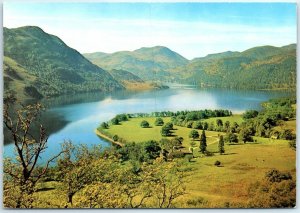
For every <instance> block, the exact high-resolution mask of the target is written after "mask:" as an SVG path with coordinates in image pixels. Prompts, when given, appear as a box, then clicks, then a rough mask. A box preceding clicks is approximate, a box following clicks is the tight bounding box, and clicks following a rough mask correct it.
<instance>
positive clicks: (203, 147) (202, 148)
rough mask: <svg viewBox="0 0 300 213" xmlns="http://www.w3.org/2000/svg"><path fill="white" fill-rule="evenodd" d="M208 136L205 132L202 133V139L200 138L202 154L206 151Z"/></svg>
mask: <svg viewBox="0 0 300 213" xmlns="http://www.w3.org/2000/svg"><path fill="white" fill-rule="evenodd" d="M206 147H207V144H206V135H205V131H204V130H203V131H202V134H201V137H200V152H202V153H204V152H205V151H206Z"/></svg>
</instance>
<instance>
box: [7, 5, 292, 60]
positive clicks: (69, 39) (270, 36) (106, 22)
mask: <svg viewBox="0 0 300 213" xmlns="http://www.w3.org/2000/svg"><path fill="white" fill-rule="evenodd" d="M3 25H4V26H5V27H8V28H15V27H20V26H25V25H34V26H39V27H41V28H42V29H43V30H44V31H45V32H47V33H50V34H54V35H56V36H58V37H59V38H61V39H62V40H63V41H64V42H65V43H66V44H67V45H68V46H70V47H72V48H75V49H76V50H78V51H79V52H81V53H90V52H106V53H112V52H116V51H123V50H129V51H132V50H135V49H138V48H141V47H152V46H158V45H159V46H166V47H168V48H170V49H172V50H174V51H176V52H178V53H179V54H181V55H182V56H184V57H186V58H188V59H192V58H196V57H202V56H205V55H207V54H211V53H218V52H224V51H228V50H231V51H243V50H246V49H248V48H251V47H254V46H262V45H273V46H283V45H287V44H291V43H296V41H297V17H296V4H295V3H92V2H90V3H76V2H75V3H59V2H52V3H37V2H35V3H34V2H33V3H22V2H5V3H4V6H3Z"/></svg>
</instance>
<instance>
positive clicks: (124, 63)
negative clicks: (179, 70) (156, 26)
mask: <svg viewBox="0 0 300 213" xmlns="http://www.w3.org/2000/svg"><path fill="white" fill-rule="evenodd" d="M83 55H84V56H85V57H86V58H87V59H89V60H90V61H91V62H93V63H94V64H96V65H98V66H100V67H103V68H104V69H107V70H112V69H121V70H130V72H131V73H133V74H135V75H137V76H138V77H140V78H142V79H143V80H161V79H166V80H169V79H173V78H174V76H173V75H172V73H171V72H170V71H171V70H172V69H174V68H176V67H178V66H183V65H186V64H187V63H188V60H187V59H186V58H184V57H182V56H181V55H179V54H178V53H176V52H174V51H172V50H170V49H168V48H167V47H162V46H155V47H143V48H140V49H137V50H135V51H132V52H131V51H121V52H116V53H112V54H105V53H99V52H96V53H88V54H83Z"/></svg>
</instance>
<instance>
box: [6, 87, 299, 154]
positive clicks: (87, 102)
mask: <svg viewBox="0 0 300 213" xmlns="http://www.w3.org/2000/svg"><path fill="white" fill-rule="evenodd" d="M293 94H294V93H292V92H287V91H276V92H275V91H249V90H224V89H201V88H196V87H194V86H182V85H177V86H176V85H175V86H173V87H172V86H171V88H170V89H165V90H153V91H140V92H136V91H117V92H113V93H99V92H94V93H86V94H78V95H77V94H76V95H66V96H60V97H56V98H51V99H45V100H43V104H44V105H45V106H46V107H47V111H46V112H45V113H44V114H43V116H42V119H41V122H42V123H44V125H45V127H46V128H47V130H48V133H49V135H50V137H49V141H48V149H47V150H46V152H45V153H43V155H44V156H52V155H53V154H54V153H56V152H57V151H58V150H59V148H60V145H59V144H60V143H62V142H63V141H64V140H72V142H73V143H75V144H79V143H87V144H99V143H100V144H101V145H102V146H103V147H106V146H110V144H109V143H108V142H107V141H105V140H102V139H100V138H99V137H97V136H96V135H95V133H94V130H95V129H96V128H97V126H98V125H99V124H100V123H101V122H103V121H107V120H109V119H111V118H112V117H114V116H115V115H116V114H119V113H135V112H154V111H164V110H170V111H176V110H193V109H208V108H209V109H229V110H231V111H233V112H234V113H239V112H243V111H244V110H246V109H259V108H260V103H261V102H262V101H266V100H268V99H270V98H276V97H285V96H290V95H293ZM4 151H5V155H6V156H7V155H12V153H13V146H12V145H11V144H10V145H6V146H5V150H4Z"/></svg>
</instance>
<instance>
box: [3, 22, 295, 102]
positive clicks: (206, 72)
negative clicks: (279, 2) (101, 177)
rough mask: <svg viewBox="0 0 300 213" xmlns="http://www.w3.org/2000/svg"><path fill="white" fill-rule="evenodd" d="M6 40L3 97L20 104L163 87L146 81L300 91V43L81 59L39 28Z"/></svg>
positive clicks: (12, 32)
mask: <svg viewBox="0 0 300 213" xmlns="http://www.w3.org/2000/svg"><path fill="white" fill-rule="evenodd" d="M3 35H4V64H3V65H4V70H3V75H4V88H5V90H4V92H9V91H12V92H14V93H15V94H17V95H18V96H20V97H21V98H22V99H23V98H24V99H25V98H28V97H30V98H35V99H38V98H42V97H48V96H56V95H61V94H72V93H78V92H89V91H113V90H118V89H125V88H129V87H130V88H131V89H141V87H143V86H144V87H147V88H148V89H151V88H160V87H161V86H160V84H155V83H154V84H152V83H151V82H144V81H155V82H176V83H185V84H186V83H189V84H195V85H199V86H202V87H221V88H236V89H293V90H295V89H296V44H290V45H286V46H283V47H273V46H260V47H253V48H250V49H248V50H245V51H242V52H237V51H235V52H233V51H227V52H223V53H216V54H209V55H207V56H205V57H200V58H195V59H193V60H187V59H186V58H184V57H183V56H181V55H180V54H178V53H176V52H174V51H172V50H170V49H169V48H167V47H163V46H155V47H142V48H140V49H137V50H135V51H121V52H116V53H111V54H108V53H102V52H97V53H88V54H84V56H83V55H81V54H80V53H79V52H78V51H77V50H75V49H72V48H70V47H68V46H67V45H66V44H65V43H64V42H63V41H62V40H61V39H59V38H58V37H57V36H54V35H51V34H48V33H46V32H44V31H43V30H42V29H41V28H39V27H35V26H25V27H19V28H14V29H8V28H5V27H4V28H3ZM102 68H104V69H102ZM106 70H108V71H106Z"/></svg>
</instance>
